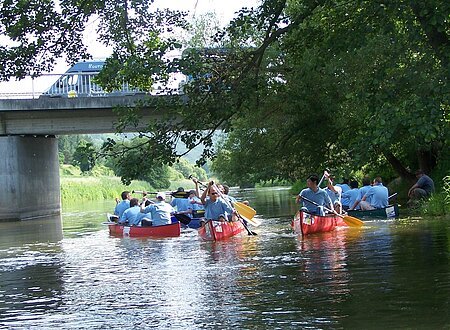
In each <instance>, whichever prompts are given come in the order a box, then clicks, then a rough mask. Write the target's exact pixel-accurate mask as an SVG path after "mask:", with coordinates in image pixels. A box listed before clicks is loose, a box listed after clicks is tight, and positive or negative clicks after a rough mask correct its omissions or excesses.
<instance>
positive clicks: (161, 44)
mask: <svg viewBox="0 0 450 330" xmlns="http://www.w3.org/2000/svg"><path fill="white" fill-rule="evenodd" d="M27 3H28V4H29V6H31V7H29V8H28V7H27V9H29V11H28V12H30V13H31V15H29V16H28V14H27V13H28V12H27V11H25V10H23V9H24V8H22V7H23V6H24V4H23V3H22V2H14V1H8V2H5V4H4V5H3V7H2V9H1V13H2V14H4V15H5V16H4V17H5V20H3V21H2V23H1V24H3V25H2V31H5V32H4V33H3V34H4V35H6V36H7V37H9V38H10V39H11V40H12V41H14V42H16V44H14V45H13V46H3V47H1V48H0V61H1V62H0V63H2V64H4V67H5V68H6V69H5V70H4V71H3V72H2V77H3V78H5V77H10V76H13V75H17V76H19V77H20V76H21V75H23V74H25V73H28V72H40V70H42V69H43V68H44V67H45V65H46V66H47V67H48V66H49V65H51V63H52V60H51V57H52V56H55V55H56V56H58V55H59V54H60V53H61V52H63V51H67V53H68V54H69V58H75V57H76V56H85V55H86V54H85V49H84V48H83V47H78V49H75V48H74V45H75V42H74V41H77V42H78V41H80V33H81V31H82V29H83V27H84V24H85V23H86V22H87V20H88V18H89V17H91V16H92V15H94V14H95V15H99V18H100V22H101V23H100V25H99V32H100V40H101V41H103V42H105V44H107V45H112V46H113V48H114V52H113V55H112V56H111V57H110V58H109V59H108V60H107V63H106V67H105V69H104V70H103V71H102V73H101V74H100V76H99V82H100V83H101V84H102V85H103V86H104V87H105V88H107V89H108V88H109V89H113V88H116V86H117V84H119V83H121V82H122V81H124V80H126V81H129V82H130V84H131V85H133V86H135V87H139V88H140V89H142V90H151V89H152V86H154V85H155V83H159V84H162V85H164V84H165V83H166V82H167V80H168V78H169V76H170V75H171V74H172V73H174V72H182V73H183V74H185V75H186V76H189V77H191V79H190V80H189V81H188V82H187V84H185V85H184V86H183V91H182V93H183V95H176V94H177V93H178V91H176V90H169V89H166V90H165V91H164V93H165V94H168V95H167V96H166V97H160V98H154V97H153V98H149V99H148V100H147V101H145V103H148V104H147V105H151V107H153V108H154V111H155V113H158V114H163V115H162V118H160V119H158V120H154V121H152V122H149V123H148V126H147V128H146V129H145V130H144V131H142V132H140V137H141V140H140V142H136V143H138V145H139V147H138V148H137V147H136V146H135V145H131V146H127V148H122V149H121V151H120V152H117V149H116V146H115V145H114V142H113V141H111V143H108V144H106V145H105V148H104V152H107V153H110V155H111V156H113V157H115V161H116V162H117V164H118V168H120V169H123V172H121V175H123V176H124V178H125V180H128V179H131V178H138V176H139V175H141V174H142V173H147V172H149V171H151V170H152V169H154V168H155V166H156V167H157V166H159V165H161V164H173V163H175V162H176V161H177V159H178V157H180V156H181V155H182V154H183V153H180V152H178V151H177V148H176V146H177V145H178V144H180V143H184V144H185V145H186V146H187V148H188V149H192V148H194V147H196V146H200V145H202V146H204V152H203V154H202V156H201V157H200V159H199V161H198V163H199V164H204V163H205V162H206V161H207V160H208V159H212V158H214V157H215V156H217V159H216V160H215V164H214V168H215V171H216V172H219V173H220V174H222V175H223V176H224V178H225V179H228V178H229V179H230V181H234V182H244V181H253V182H255V181H257V180H271V179H281V180H283V179H288V180H296V179H298V178H300V177H302V176H304V175H305V174H306V173H307V172H310V171H320V170H323V169H324V168H330V169H334V170H335V171H338V172H339V171H342V172H344V171H348V169H349V168H350V169H361V168H364V167H366V166H384V167H385V166H386V165H387V164H389V165H390V166H391V168H392V173H393V174H394V173H396V174H397V175H400V176H402V177H404V178H411V177H412V175H411V171H412V170H414V169H415V168H417V167H422V168H424V169H425V170H427V171H430V170H432V169H433V168H434V167H435V166H436V164H437V163H438V162H439V161H440V158H441V157H442V155H443V154H445V152H446V151H447V152H448V146H449V141H450V136H449V134H450V133H449V132H450V130H449V122H450V117H449V110H450V109H449V105H448V104H449V102H448V101H449V91H448V85H447V79H448V72H449V66H448V64H449V61H448V56H449V54H450V52H449V50H450V49H449V32H450V27H449V17H448V13H449V12H450V10H449V9H450V4H449V2H448V1H444V0H430V1H426V2H423V1H418V0H409V1H404V0H399V1H390V2H385V1H369V0H362V1H340V0H337V1H325V0H318V1H307V0H289V1H286V0H264V1H262V3H261V5H260V6H259V7H258V8H255V9H249V8H244V9H242V10H241V11H240V12H239V14H238V15H237V16H236V18H235V19H234V20H233V21H232V22H230V24H229V25H228V26H227V28H226V29H223V30H221V31H218V32H216V31H214V35H213V36H211V37H212V39H211V40H212V41H211V46H212V47H202V48H195V49H191V50H190V51H185V52H184V53H183V57H181V58H173V57H170V56H167V54H169V53H170V52H172V51H173V50H174V49H179V47H181V42H180V41H179V40H176V39H175V38H174V37H173V34H171V33H172V32H174V31H175V30H176V29H184V28H188V25H187V24H186V22H185V21H184V16H183V15H180V14H179V13H173V12H169V11H158V12H152V11H150V10H149V8H150V5H151V3H152V1H142V0H141V1H133V2H128V1H114V2H112V1H106V2H97V1H95V2H83V3H82V4H79V3H78V2H72V1H68V2H63V3H62V10H61V11H58V10H56V9H55V8H53V7H52V5H51V4H50V3H47V2H45V1H35V2H27ZM41 6H47V7H45V8H47V9H48V10H47V11H45V12H46V15H50V16H46V17H45V18H42V14H40V15H41V16H39V15H38V14H37V13H38V11H39V10H40V8H41ZM38 8H39V10H38ZM69 9H70V10H69ZM33 13H34V14H33ZM75 18H77V19H75ZM44 21H48V22H47V23H45V24H44ZM12 22H14V23H16V25H12V24H11V23H12ZM39 22H40V23H39ZM13 26H16V27H13ZM72 28H73V29H72ZM68 29H72V32H71V33H70V34H69V36H71V39H70V40H69V38H66V36H65V35H63V34H64V33H65V32H66V31H67V30H68ZM29 31H32V32H29ZM60 41H62V43H61V42H60ZM57 42H58V43H57ZM52 45H53V46H52ZM47 47H48V49H47ZM14 58H17V59H18V60H17V64H15V63H13V62H12V60H13V59H14ZM33 59H42V60H41V61H35V63H36V64H33V65H31V64H30V63H31V62H30V60H33ZM27 61H28V62H27ZM41 63H45V65H44V64H42V65H41ZM15 68H17V69H18V70H17V71H14V70H13V69H15ZM33 70H34V71H33ZM15 72H17V73H15ZM142 105H146V104H140V105H139V106H138V107H136V109H131V108H126V109H118V110H117V111H118V113H119V114H122V117H121V120H120V122H119V125H118V131H121V129H123V128H124V127H125V126H129V125H135V124H136V122H137V121H139V120H140V117H139V113H140V112H139V107H140V106H142ZM218 130H220V131H222V132H224V133H225V134H227V139H226V140H224V141H221V143H220V145H216V146H214V143H213V136H214V134H215V133H216V132H217V131H218ZM126 149H129V150H130V152H131V153H130V154H128V153H127V152H126ZM178 150H179V149H178ZM186 152H187V151H186ZM125 169H126V170H125Z"/></svg>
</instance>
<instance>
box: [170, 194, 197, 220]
mask: <svg viewBox="0 0 450 330" xmlns="http://www.w3.org/2000/svg"><path fill="white" fill-rule="evenodd" d="M181 192H183V193H184V188H183V187H179V188H178V189H177V191H176V193H175V194H173V195H172V196H174V197H173V198H172V201H171V202H170V205H172V207H173V208H175V209H176V211H177V213H178V214H185V215H187V216H188V217H190V218H192V209H193V208H192V204H191V203H190V200H189V198H185V197H184V196H183V197H177V196H179V194H177V193H181ZM180 195H181V194H180Z"/></svg>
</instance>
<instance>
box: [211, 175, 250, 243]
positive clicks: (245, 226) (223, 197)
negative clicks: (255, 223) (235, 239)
mask: <svg viewBox="0 0 450 330" xmlns="http://www.w3.org/2000/svg"><path fill="white" fill-rule="evenodd" d="M213 187H214V188H215V189H216V190H217V192H218V193H219V196H220V197H221V198H222V199H223V200H224V201H225V203H226V204H227V205H228V207H230V208H233V206H232V205H231V203H230V201H229V200H228V199H226V198H225V196H223V194H222V192H221V191H220V189H219V187H217V185H216V184H215V183H214V184H213ZM234 210H235V211H236V215H237V216H238V218H239V220H241V223H242V225H243V226H244V228H245V229H246V230H247V233H248V235H249V236H255V235H258V234H257V233H255V232H254V231H251V230H250V229H248V226H247V224H246V223H245V220H248V219H244V218H243V217H242V215H240V214H239V211H238V210H236V209H234ZM249 222H250V221H249Z"/></svg>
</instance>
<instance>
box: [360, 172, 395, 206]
mask: <svg viewBox="0 0 450 330" xmlns="http://www.w3.org/2000/svg"><path fill="white" fill-rule="evenodd" d="M368 198H370V203H369V202H367V201H366V200H367V199H368ZM388 199H389V191H388V189H387V188H386V187H385V186H383V180H381V177H379V176H377V177H376V178H375V179H374V180H373V184H372V187H371V188H370V189H369V190H368V191H367V193H366V194H365V195H364V197H363V198H362V199H361V202H360V203H359V205H360V206H361V210H363V211H364V210H374V209H382V208H385V207H387V206H388V205H389V202H388Z"/></svg>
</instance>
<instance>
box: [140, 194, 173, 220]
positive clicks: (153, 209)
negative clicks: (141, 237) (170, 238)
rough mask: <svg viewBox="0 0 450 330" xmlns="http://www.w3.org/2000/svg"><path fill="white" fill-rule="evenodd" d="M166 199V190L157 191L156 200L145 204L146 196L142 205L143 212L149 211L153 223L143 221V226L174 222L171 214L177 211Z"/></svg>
mask: <svg viewBox="0 0 450 330" xmlns="http://www.w3.org/2000/svg"><path fill="white" fill-rule="evenodd" d="M165 200H166V194H165V193H164V192H158V193H156V202H155V203H153V204H150V205H148V206H145V202H146V201H147V198H145V197H144V203H142V205H141V212H142V213H149V214H150V218H151V219H152V220H151V223H150V222H148V223H144V221H142V225H143V226H144V225H151V226H162V225H168V224H171V223H172V220H171V216H172V214H173V213H175V210H174V209H173V207H172V205H170V204H169V203H166V201H165Z"/></svg>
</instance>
